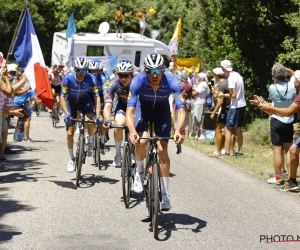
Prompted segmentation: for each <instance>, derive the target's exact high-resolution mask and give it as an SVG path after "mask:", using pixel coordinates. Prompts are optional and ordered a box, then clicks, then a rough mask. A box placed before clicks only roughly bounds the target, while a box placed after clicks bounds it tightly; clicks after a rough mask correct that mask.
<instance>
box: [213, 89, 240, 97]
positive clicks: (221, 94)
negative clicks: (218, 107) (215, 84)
mask: <svg viewBox="0 0 300 250" xmlns="http://www.w3.org/2000/svg"><path fill="white" fill-rule="evenodd" d="M217 97H218V98H221V97H223V98H231V99H235V98H236V89H235V88H233V89H230V93H228V94H224V93H222V92H219V93H218V95H217Z"/></svg>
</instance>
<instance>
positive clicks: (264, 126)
mask: <svg viewBox="0 0 300 250" xmlns="http://www.w3.org/2000/svg"><path fill="white" fill-rule="evenodd" d="M243 135H244V141H245V143H251V144H255V145H260V146H268V147H271V137H270V123H269V119H256V120H254V122H252V123H251V124H250V125H248V127H247V130H246V132H244V133H243Z"/></svg>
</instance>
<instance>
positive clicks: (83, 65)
mask: <svg viewBox="0 0 300 250" xmlns="http://www.w3.org/2000/svg"><path fill="white" fill-rule="evenodd" d="M74 67H75V68H76V69H87V68H88V61H87V60H86V59H85V58H84V57H78V58H76V60H75V62H74Z"/></svg>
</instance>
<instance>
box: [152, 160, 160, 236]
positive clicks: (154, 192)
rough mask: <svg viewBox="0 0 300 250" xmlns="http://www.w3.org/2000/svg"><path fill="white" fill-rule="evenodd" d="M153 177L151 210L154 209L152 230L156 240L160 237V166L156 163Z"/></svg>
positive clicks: (153, 168) (153, 167)
mask: <svg viewBox="0 0 300 250" xmlns="http://www.w3.org/2000/svg"><path fill="white" fill-rule="evenodd" d="M152 171H153V172H152V176H151V188H152V189H151V203H152V204H151V208H152V229H153V235H154V238H155V239H157V237H158V212H159V195H158V192H159V178H158V174H159V172H158V171H159V168H158V164H157V163H154V164H153V166H152Z"/></svg>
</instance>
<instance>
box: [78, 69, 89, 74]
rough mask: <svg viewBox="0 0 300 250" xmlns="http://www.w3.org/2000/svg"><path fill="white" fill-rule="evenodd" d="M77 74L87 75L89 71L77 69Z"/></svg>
mask: <svg viewBox="0 0 300 250" xmlns="http://www.w3.org/2000/svg"><path fill="white" fill-rule="evenodd" d="M76 72H78V73H86V72H87V70H86V69H77V71H76Z"/></svg>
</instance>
